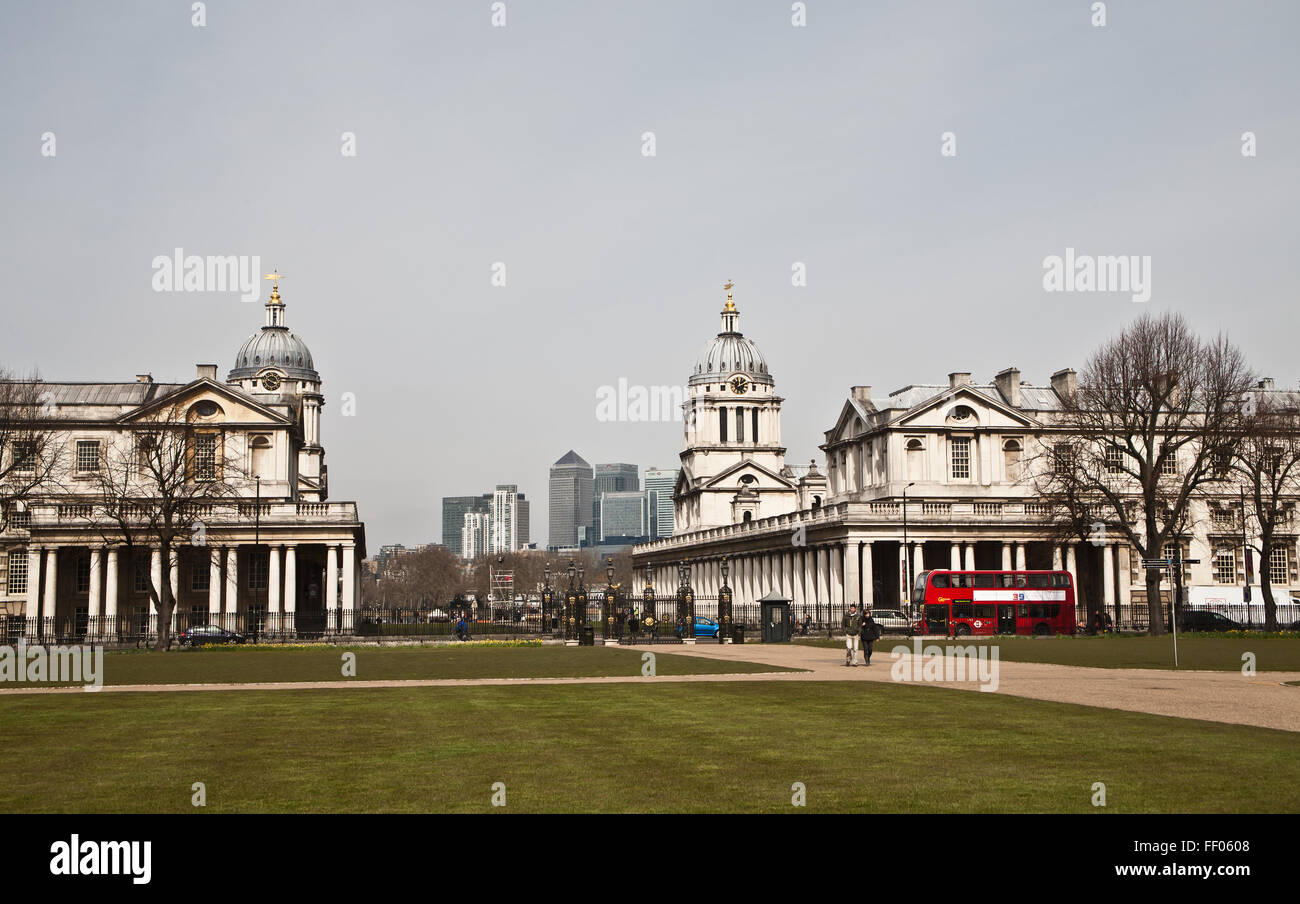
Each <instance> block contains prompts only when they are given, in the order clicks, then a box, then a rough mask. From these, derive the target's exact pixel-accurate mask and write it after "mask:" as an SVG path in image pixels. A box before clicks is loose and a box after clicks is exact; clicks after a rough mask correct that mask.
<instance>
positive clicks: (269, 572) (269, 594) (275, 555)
mask: <svg viewBox="0 0 1300 904" xmlns="http://www.w3.org/2000/svg"><path fill="white" fill-rule="evenodd" d="M282 627H283V619H281V617H280V547H279V546H268V547H267V549H266V631H267V633H268V634H269V633H271V632H272V631H279V630H280V629H281V628H282Z"/></svg>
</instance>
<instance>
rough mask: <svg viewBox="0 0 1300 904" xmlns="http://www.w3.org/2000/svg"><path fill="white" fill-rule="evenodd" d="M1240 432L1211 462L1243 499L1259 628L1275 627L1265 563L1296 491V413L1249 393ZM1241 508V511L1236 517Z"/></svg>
mask: <svg viewBox="0 0 1300 904" xmlns="http://www.w3.org/2000/svg"><path fill="white" fill-rule="evenodd" d="M1245 411H1246V417H1245V419H1244V422H1243V424H1242V428H1241V432H1240V435H1239V436H1238V437H1237V438H1236V439H1235V441H1234V442H1232V444H1231V445H1229V446H1227V447H1225V448H1224V449H1223V450H1222V451H1221V454H1220V458H1219V459H1218V460H1217V465H1218V468H1219V469H1220V471H1221V472H1224V473H1225V474H1227V473H1231V474H1232V475H1234V476H1236V477H1237V478H1238V479H1239V480H1240V481H1241V483H1242V484H1243V487H1244V489H1245V493H1246V496H1247V497H1248V498H1249V500H1250V502H1249V506H1250V509H1251V511H1252V513H1253V514H1254V516H1255V521H1256V524H1257V525H1258V528H1259V586H1260V590H1261V592H1262V593H1263V596H1264V629H1265V630H1267V631H1276V630H1277V606H1276V605H1275V604H1274V602H1273V578H1272V574H1271V569H1270V568H1269V561H1270V557H1271V555H1272V552H1273V549H1274V548H1275V546H1277V543H1278V541H1277V532H1278V529H1279V527H1283V526H1284V525H1287V524H1288V523H1289V522H1290V519H1291V518H1292V517H1293V516H1294V514H1295V512H1294V507H1295V498H1296V494H1297V493H1298V492H1300V412H1297V411H1296V409H1295V408H1288V407H1284V406H1283V405H1281V404H1279V403H1278V402H1277V400H1276V399H1275V398H1274V397H1273V396H1271V395H1259V396H1251V397H1250V398H1248V400H1247V405H1246V407H1245ZM1245 517H1246V512H1245V511H1243V512H1242V518H1245Z"/></svg>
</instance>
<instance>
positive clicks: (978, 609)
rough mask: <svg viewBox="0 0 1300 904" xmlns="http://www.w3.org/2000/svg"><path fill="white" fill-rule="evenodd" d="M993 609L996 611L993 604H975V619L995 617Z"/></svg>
mask: <svg viewBox="0 0 1300 904" xmlns="http://www.w3.org/2000/svg"><path fill="white" fill-rule="evenodd" d="M993 609H994V606H993V604H992V603H976V604H975V617H976V618H992V617H993Z"/></svg>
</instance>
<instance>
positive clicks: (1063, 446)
mask: <svg viewBox="0 0 1300 904" xmlns="http://www.w3.org/2000/svg"><path fill="white" fill-rule="evenodd" d="M1052 464H1053V466H1054V467H1055V469H1056V473H1057V474H1059V475H1061V476H1068V475H1070V474H1072V473H1074V446H1072V445H1070V444H1069V443H1057V444H1056V445H1055V446H1053V447H1052Z"/></svg>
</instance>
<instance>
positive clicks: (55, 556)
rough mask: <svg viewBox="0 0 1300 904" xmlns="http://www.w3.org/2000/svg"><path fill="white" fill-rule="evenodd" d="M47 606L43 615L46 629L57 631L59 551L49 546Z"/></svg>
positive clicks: (46, 581) (46, 556) (46, 566)
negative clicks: (55, 623)
mask: <svg viewBox="0 0 1300 904" xmlns="http://www.w3.org/2000/svg"><path fill="white" fill-rule="evenodd" d="M44 602H45V605H44V608H43V609H42V611H41V615H42V617H43V618H44V620H45V627H47V628H49V629H50V630H51V631H53V630H55V627H54V617H55V616H56V615H57V614H58V608H59V549H58V547H57V546H48V547H46V549H45V601H44Z"/></svg>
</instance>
